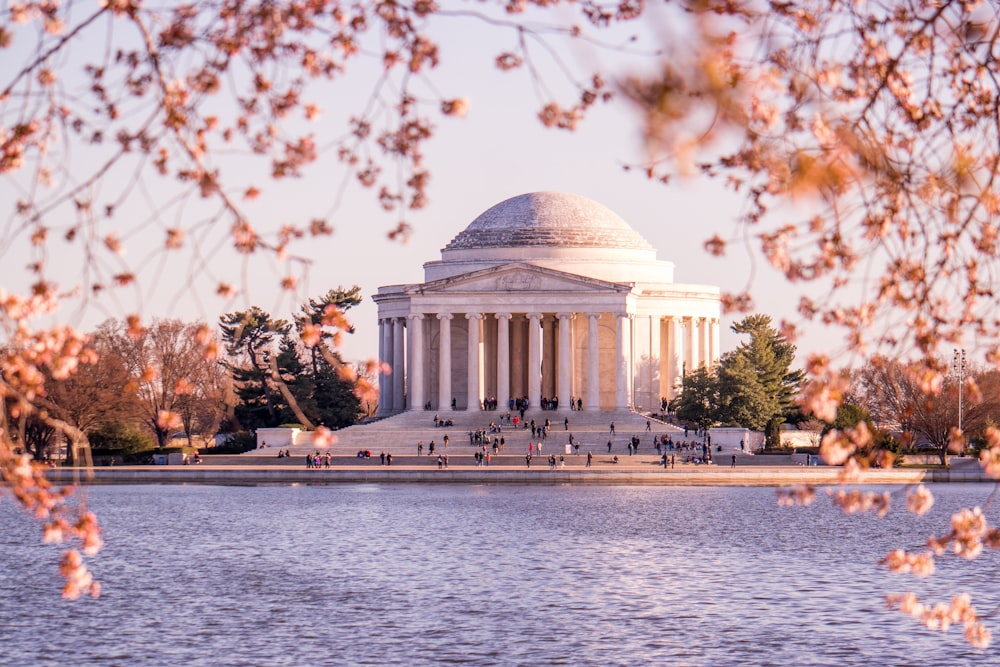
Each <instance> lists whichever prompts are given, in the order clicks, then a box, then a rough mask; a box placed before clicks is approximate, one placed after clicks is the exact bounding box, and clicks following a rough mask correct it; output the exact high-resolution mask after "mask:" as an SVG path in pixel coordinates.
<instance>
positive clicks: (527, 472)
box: [48, 465, 996, 487]
mask: <svg viewBox="0 0 1000 667" xmlns="http://www.w3.org/2000/svg"><path fill="white" fill-rule="evenodd" d="M839 472H840V471H839V469H838V468H825V467H812V468H804V467H788V468H760V467H756V468H752V469H750V468H743V469H741V468H735V469H733V468H722V467H720V468H716V467H693V466H692V467H690V468H688V467H684V468H675V469H672V470H663V469H648V468H644V469H636V468H634V467H633V468H629V467H622V468H615V469H607V468H604V469H580V468H575V469H566V470H558V469H557V470H549V469H548V468H547V467H546V466H544V465H542V466H539V467H537V468H531V469H526V468H524V467H521V468H512V467H491V468H478V467H461V468H459V467H452V468H448V469H444V470H439V469H437V468H428V467H406V466H398V467H397V466H392V467H383V466H379V467H359V466H344V467H335V468H327V469H315V470H309V469H305V468H291V467H289V468H278V467H273V466H268V467H254V466H238V467H224V466H211V465H191V466H137V467H112V468H96V469H92V470H80V469H72V468H56V469H53V470H51V471H49V473H48V476H49V479H50V480H51V481H53V482H55V483H59V484H68V483H82V484H223V485H225V484H343V483H359V482H364V483H392V484H395V483H451V484H454V483H461V484H608V485H612V484H634V485H676V486H774V487H783V486H795V485H800V484H814V485H834V484H837V476H838V473H839ZM994 481H996V480H994V479H992V478H990V477H988V476H987V475H986V474H985V473H983V472H982V471H981V470H918V469H904V470H899V469H896V470H874V471H870V472H867V473H865V474H864V475H863V476H862V477H861V480H860V482H859V483H860V484H916V483H921V482H923V483H948V482H994Z"/></svg>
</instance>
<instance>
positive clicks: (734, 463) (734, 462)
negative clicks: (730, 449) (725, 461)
mask: <svg viewBox="0 0 1000 667" xmlns="http://www.w3.org/2000/svg"><path fill="white" fill-rule="evenodd" d="M729 467H730V468H735V467H736V454H733V463H732V465H730V466H729Z"/></svg>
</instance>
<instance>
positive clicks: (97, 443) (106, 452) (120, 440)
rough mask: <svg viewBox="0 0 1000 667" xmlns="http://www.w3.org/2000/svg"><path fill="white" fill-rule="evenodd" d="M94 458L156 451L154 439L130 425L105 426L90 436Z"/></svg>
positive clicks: (114, 424) (115, 424)
mask: <svg viewBox="0 0 1000 667" xmlns="http://www.w3.org/2000/svg"><path fill="white" fill-rule="evenodd" d="M87 439H88V440H89V441H90V448H91V451H92V452H93V454H94V456H126V455H130V454H140V453H142V452H147V451H151V450H153V449H154V447H155V445H154V444H153V439H152V438H151V437H150V436H149V435H148V434H147V433H144V432H143V431H142V430H140V429H139V428H137V427H135V426H132V425H130V424H122V423H118V422H116V423H113V424H105V425H104V426H102V427H101V428H99V429H97V430H96V431H94V432H93V433H90V434H88V436H87Z"/></svg>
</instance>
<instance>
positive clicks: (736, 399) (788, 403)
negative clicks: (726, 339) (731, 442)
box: [718, 314, 804, 430]
mask: <svg viewBox="0 0 1000 667" xmlns="http://www.w3.org/2000/svg"><path fill="white" fill-rule="evenodd" d="M732 330H733V331H734V332H735V333H738V334H748V335H749V336H750V340H749V341H745V342H743V343H741V344H740V346H739V347H738V348H737V349H736V350H734V351H732V352H729V353H727V354H725V355H723V357H722V359H721V361H720V363H719V373H718V375H719V378H720V387H719V393H720V396H721V399H720V400H721V403H722V405H721V415H720V417H721V418H722V421H726V422H736V423H739V424H742V425H745V426H747V427H749V428H753V429H756V430H760V429H763V428H765V427H766V426H767V425H768V423H769V422H771V421H772V420H774V419H778V418H780V420H779V421H778V426H780V423H781V421H784V417H785V415H786V414H787V413H789V412H790V411H792V410H793V409H794V407H795V405H794V399H795V396H796V394H797V393H798V391H799V387H800V386H801V384H802V380H803V378H804V374H803V372H802V371H801V370H799V369H795V370H793V369H792V368H791V366H792V362H793V361H794V360H795V346H794V345H792V344H791V343H789V342H788V340H787V339H786V338H785V337H784V336H782V335H781V334H780V333H779V332H778V330H777V329H775V328H774V327H772V326H771V318H770V316H768V315H763V314H756V315H750V316H748V317H746V318H744V319H743V320H742V321H740V322H737V323H736V324H734V325H733V326H732ZM776 428H777V427H772V429H771V430H775V429H776Z"/></svg>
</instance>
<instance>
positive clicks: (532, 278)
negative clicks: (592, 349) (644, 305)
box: [409, 263, 631, 294]
mask: <svg viewBox="0 0 1000 667" xmlns="http://www.w3.org/2000/svg"><path fill="white" fill-rule="evenodd" d="M630 290H631V285H623V284H620V283H611V282H607V281H605V280H598V279H596V278H587V277H586V276H579V275H576V274H573V273H566V272H565V271H558V270H555V269H549V268H545V267H540V266H535V265H533V264H523V263H516V264H503V265H501V266H494V267H490V268H488V269H481V270H479V271H471V272H469V273H463V274H460V275H457V276H450V277H448V278H441V279H440V280H434V281H431V282H427V283H423V284H421V285H414V286H412V287H411V288H410V290H409V291H410V292H411V293H419V294H456V293H470V292H491V293H496V292H505V293H542V292H575V293H588V292H590V293H595V294H596V293H601V294H607V293H609V292H617V293H621V292H629V291H630Z"/></svg>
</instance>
